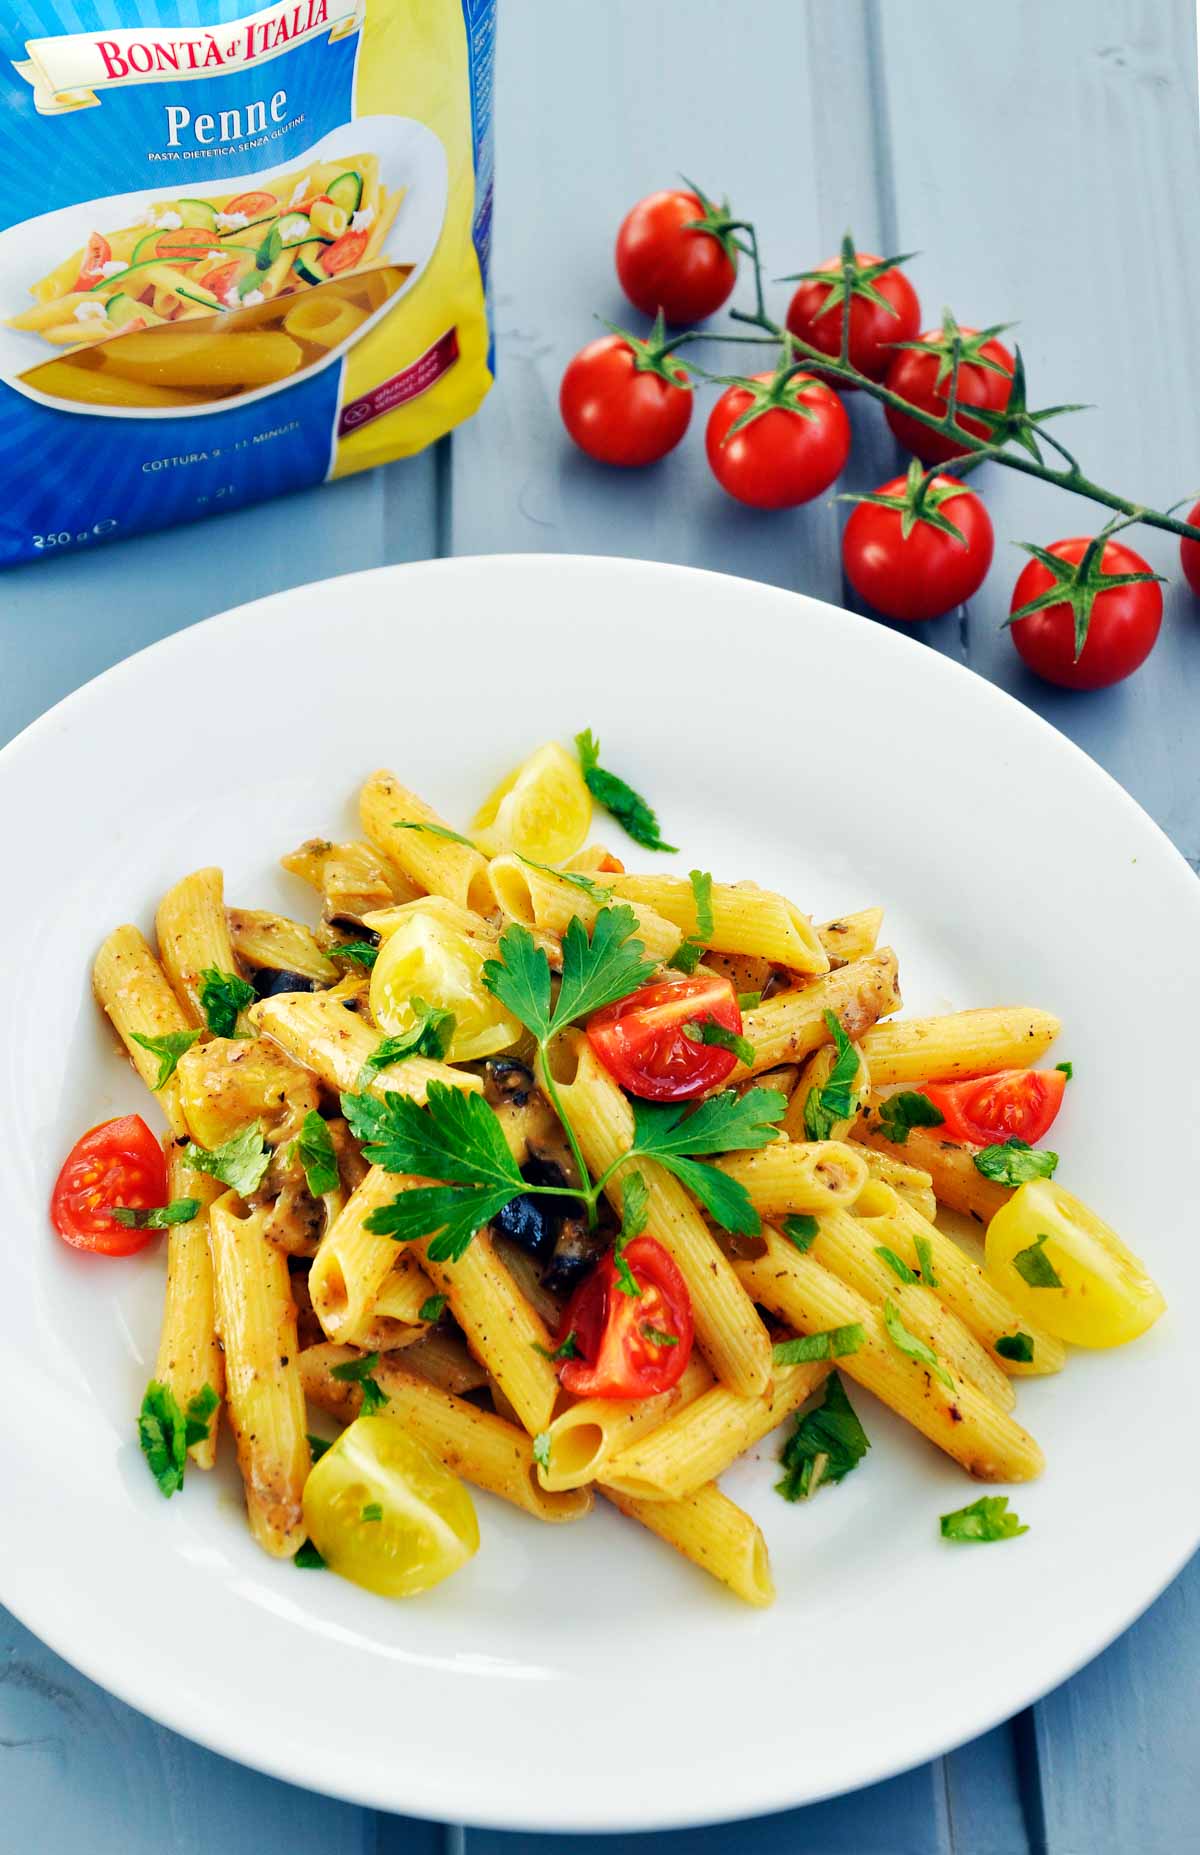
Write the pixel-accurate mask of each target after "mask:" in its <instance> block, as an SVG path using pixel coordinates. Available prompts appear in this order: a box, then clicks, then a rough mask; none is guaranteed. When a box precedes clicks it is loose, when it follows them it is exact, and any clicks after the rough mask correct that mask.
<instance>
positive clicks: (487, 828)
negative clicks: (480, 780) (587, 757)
mask: <svg viewBox="0 0 1200 1855" xmlns="http://www.w3.org/2000/svg"><path fill="white" fill-rule="evenodd" d="M591 822H592V801H591V798H590V796H589V794H588V789H587V787H586V786H585V785H584V783H583V774H582V773H581V772H580V770H579V762H578V760H576V759H575V757H574V755H572V754H569V753H568V752H567V750H566V748H565V747H560V746H559V744H558V742H557V741H548V742H547V743H546V745H545V747H539V748H538V750H537V752H536V753H533V754H530V756H529V758H528V760H523V761H522V762H521V764H520V766H519V767H518V768H517V770H516V772H515V773H510V774H509V776H508V778H507V779H505V780H502V781H501V783H500V785H498V786H497V787H496V790H495V792H493V794H492V796H491V798H490V799H488V800H487V801H486V802H485V803H484V804H483V805H481V806H480V808H479V811H478V812H477V814H476V817H475V822H474V824H473V825H472V827H471V829H472V832H473V833H474V837H475V841H476V843H477V844H478V845H479V847H480V849H481V850H485V851H486V852H487V853H488V855H489V856H493V857H495V856H499V855H500V854H501V852H503V851H515V853H516V854H517V856H519V857H532V858H533V860H534V862H535V863H563V862H565V861H566V859H567V858H568V857H572V856H574V854H575V852H576V851H577V850H578V849H579V848H580V846H581V845H582V844H583V842H584V840H585V838H586V837H587V834H588V830H589V828H590V826H591Z"/></svg>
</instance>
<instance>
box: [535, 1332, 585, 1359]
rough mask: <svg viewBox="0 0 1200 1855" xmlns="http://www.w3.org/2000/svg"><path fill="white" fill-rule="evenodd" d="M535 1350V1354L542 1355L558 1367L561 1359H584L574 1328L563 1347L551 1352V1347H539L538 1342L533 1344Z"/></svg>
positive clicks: (557, 1347)
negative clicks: (576, 1340)
mask: <svg viewBox="0 0 1200 1855" xmlns="http://www.w3.org/2000/svg"><path fill="white" fill-rule="evenodd" d="M533 1350H534V1352H535V1353H540V1354H541V1355H542V1358H543V1359H549V1360H550V1361H551V1363H552V1364H553V1365H557V1364H558V1362H559V1360H560V1359H582V1357H583V1354H582V1353H581V1352H580V1350H579V1347H578V1346H577V1345H576V1342H575V1329H574V1327H572V1329H571V1331H570V1333H568V1335H567V1337H566V1339H565V1340H564V1341H563V1342H562V1344H561V1346H556V1347H555V1349H554V1351H553V1352H551V1351H550V1349H549V1347H546V1346H539V1345H538V1343H537V1341H536V1340H535V1341H534V1343H533Z"/></svg>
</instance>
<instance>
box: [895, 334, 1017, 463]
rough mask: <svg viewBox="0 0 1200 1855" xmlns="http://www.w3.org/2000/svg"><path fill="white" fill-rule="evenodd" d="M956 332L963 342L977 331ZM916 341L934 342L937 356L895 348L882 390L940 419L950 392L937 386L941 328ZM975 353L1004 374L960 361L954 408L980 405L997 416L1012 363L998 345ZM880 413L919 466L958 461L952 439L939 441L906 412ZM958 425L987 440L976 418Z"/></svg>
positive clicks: (981, 346) (992, 343) (1005, 395)
mask: <svg viewBox="0 0 1200 1855" xmlns="http://www.w3.org/2000/svg"><path fill="white" fill-rule="evenodd" d="M959 333H960V334H961V335H964V336H965V337H966V338H967V339H968V341H969V340H970V338H971V337H972V336H974V335H977V334H978V333H979V331H978V330H977V329H972V328H961V329H960V330H959ZM920 339H921V340H922V341H928V342H934V343H936V344H937V345H938V348H939V350H940V351H939V352H938V353H934V354H930V353H928V352H918V351H917V350H916V349H914V348H898V349H897V350H896V353H895V355H894V356H893V358H892V361H891V363H890V365H889V367H888V370H887V376H886V385H887V386H888V387H890V388H891V391H892V392H893V393H899V395H900V397H901V399H907V400H909V401H910V402H911V403H912V404H913V405H914V406H919V407H920V408H921V410H922V412H930V413H933V414H934V416H935V417H937V418H943V417H944V416H945V413H946V408H947V405H948V403H949V402H948V399H947V394H948V393H949V391H950V381H949V377H947V378H945V379H943V380H942V382H941V383H940V385H939V384H938V373H939V370H940V368H941V363H942V361H943V359H944V350H945V340H946V338H945V332H944V331H943V330H942V329H930V330H928V331H927V332H926V333H925V334H924V335H922V336H921V337H920ZM979 353H980V354H981V355H983V356H985V357H986V359H987V360H989V361H994V362H996V364H997V365H998V366H1000V367H1002V368H1003V369H1004V370H1005V371H1004V372H1003V373H997V372H996V371H995V369H994V368H992V367H981V366H979V365H978V363H977V362H973V361H968V360H964V361H963V363H962V365H961V366H960V368H959V370H958V403H959V405H960V406H983V407H986V408H987V410H988V411H991V412H1001V411H1003V409H1004V407H1005V406H1007V404H1008V395H1009V393H1010V391H1011V390H1012V372H1013V367H1014V366H1015V362H1014V361H1013V357H1012V355H1011V354H1010V353H1009V351H1008V349H1007V348H1006V347H1005V346H1004V345H1003V343H1002V342H998V341H985V342H981V343H980V344H979ZM885 411H886V416H887V422H888V424H889V425H890V426H891V428H892V431H893V432H894V433H895V435H896V437H897V438H898V439H899V440H900V443H901V444H903V445H907V447H908V449H909V450H910V451H913V452H915V453H916V455H917V456H918V457H919V458H920V459H921V462H922V463H923V464H944V463H945V462H946V459H947V458H949V457H961V456H962V450H963V447H962V446H961V445H959V444H955V442H954V441H953V439H950V438H943V437H942V435H941V433H940V432H931V431H930V430H929V428H928V426H926V425H922V424H921V423H920V421H919V420H917V419H913V418H910V417H909V415H908V414H907V413H906V412H897V411H895V409H894V408H893V407H891V406H888V407H886V408H885ZM958 423H959V424H960V425H961V426H962V427H963V430H964V431H968V432H970V433H971V435H972V437H975V438H986V437H987V435H988V432H987V427H986V426H985V425H984V424H982V423H981V421H980V420H979V419H966V418H961V419H959V421H958Z"/></svg>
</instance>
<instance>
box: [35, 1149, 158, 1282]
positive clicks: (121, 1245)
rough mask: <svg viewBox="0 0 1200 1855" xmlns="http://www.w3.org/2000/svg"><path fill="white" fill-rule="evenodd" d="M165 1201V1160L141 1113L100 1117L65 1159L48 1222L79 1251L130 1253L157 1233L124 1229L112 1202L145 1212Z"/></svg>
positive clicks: (141, 1246)
mask: <svg viewBox="0 0 1200 1855" xmlns="http://www.w3.org/2000/svg"><path fill="white" fill-rule="evenodd" d="M166 1202H167V1164H166V1161H165V1159H164V1158H163V1151H162V1148H161V1146H160V1145H159V1143H158V1141H157V1140H156V1139H155V1137H154V1135H153V1134H152V1133H151V1132H150V1129H149V1128H148V1127H147V1126H146V1123H145V1121H143V1119H142V1117H141V1115H140V1114H123V1115H121V1116H120V1118H119V1119H117V1120H115V1121H101V1123H100V1125H99V1126H98V1127H91V1128H89V1129H88V1131H87V1133H86V1134H81V1135H80V1137H79V1139H78V1140H77V1141H76V1142H75V1145H74V1146H73V1147H72V1148H71V1151H70V1152H69V1153H68V1154H67V1157H66V1159H65V1160H64V1161H63V1167H62V1171H61V1172H60V1173H59V1175H58V1177H57V1179H56V1180H55V1181H54V1191H53V1193H52V1194H51V1198H50V1221H51V1223H52V1224H53V1225H54V1228H55V1229H56V1230H57V1232H58V1234H59V1236H60V1237H63V1238H65V1240H66V1241H67V1242H68V1243H69V1244H71V1245H72V1247H73V1248H74V1249H77V1250H98V1251H99V1252H100V1253H101V1254H102V1255H104V1256H132V1255H133V1253H134V1251H135V1250H140V1249H144V1248H145V1246H146V1244H147V1243H152V1242H153V1241H154V1239H155V1237H156V1236H157V1235H158V1232H157V1231H156V1230H126V1228H125V1226H124V1225H123V1224H120V1223H118V1222H117V1219H116V1218H115V1217H113V1215H112V1212H111V1207H112V1206H113V1205H133V1206H136V1207H137V1209H138V1210H146V1209H148V1208H149V1207H150V1206H152V1205H160V1204H166Z"/></svg>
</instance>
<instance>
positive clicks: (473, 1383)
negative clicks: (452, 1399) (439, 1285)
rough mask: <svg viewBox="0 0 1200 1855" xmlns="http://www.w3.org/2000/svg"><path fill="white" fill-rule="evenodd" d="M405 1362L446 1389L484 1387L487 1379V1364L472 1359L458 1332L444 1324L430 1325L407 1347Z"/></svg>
mask: <svg viewBox="0 0 1200 1855" xmlns="http://www.w3.org/2000/svg"><path fill="white" fill-rule="evenodd" d="M404 1364H405V1368H406V1369H407V1370H408V1371H409V1372H415V1373H417V1375H418V1377H420V1378H427V1379H428V1380H429V1383H430V1384H431V1385H440V1387H441V1389H442V1390H443V1391H456V1392H457V1393H458V1394H459V1396H460V1397H461V1396H462V1394H463V1393H464V1392H467V1391H481V1390H482V1389H483V1387H484V1386H485V1385H486V1384H487V1383H488V1372H487V1367H486V1366H482V1365H480V1363H479V1361H478V1359H472V1357H471V1355H470V1353H469V1352H468V1351H467V1349H466V1347H465V1346H464V1345H463V1342H462V1341H461V1339H460V1338H459V1337H458V1335H457V1334H456V1333H451V1332H449V1331H448V1329H447V1328H445V1327H427V1328H426V1330H425V1332H424V1333H423V1334H422V1335H421V1337H420V1339H419V1340H414V1342H413V1344H412V1345H411V1346H408V1347H406V1348H405V1351H404Z"/></svg>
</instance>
